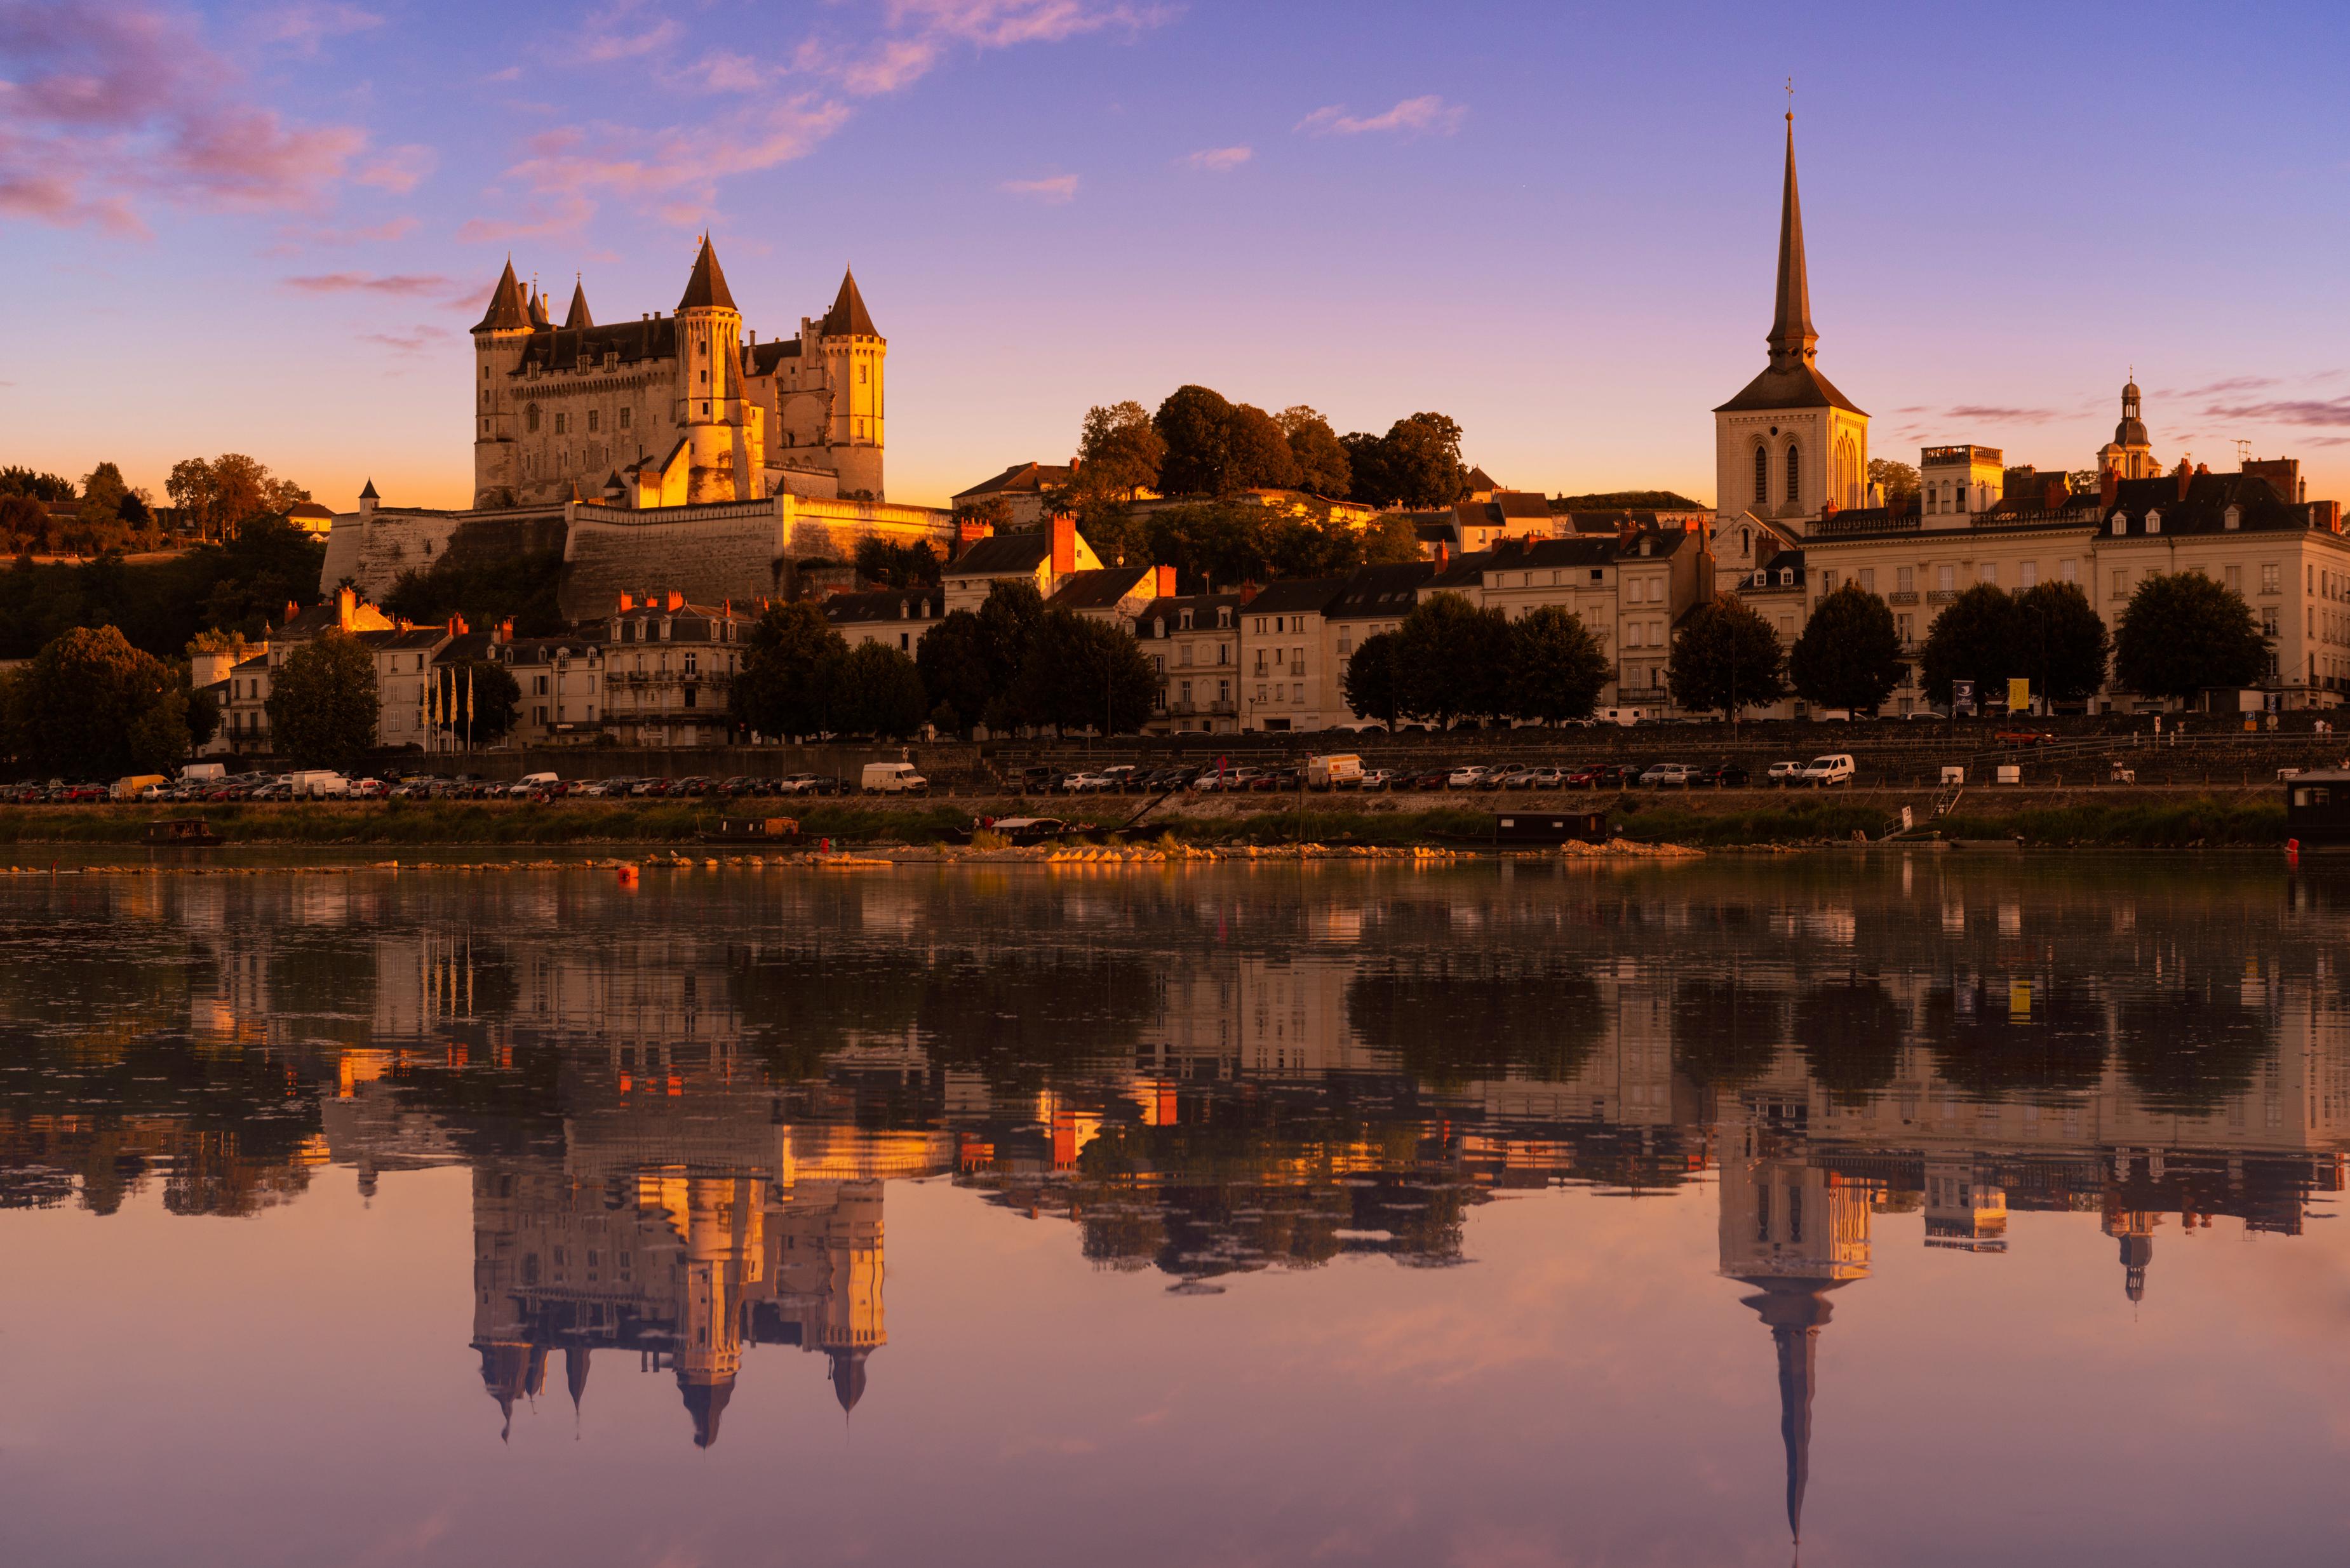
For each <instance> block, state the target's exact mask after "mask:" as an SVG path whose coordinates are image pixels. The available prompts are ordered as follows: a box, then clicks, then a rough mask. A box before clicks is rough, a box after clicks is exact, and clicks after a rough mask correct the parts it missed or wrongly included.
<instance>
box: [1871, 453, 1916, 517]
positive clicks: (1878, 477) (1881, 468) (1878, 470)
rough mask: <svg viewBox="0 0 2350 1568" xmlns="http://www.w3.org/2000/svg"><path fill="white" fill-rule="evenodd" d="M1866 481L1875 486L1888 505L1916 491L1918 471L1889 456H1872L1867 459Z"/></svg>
mask: <svg viewBox="0 0 2350 1568" xmlns="http://www.w3.org/2000/svg"><path fill="white" fill-rule="evenodd" d="M1868 483H1871V484H1874V485H1876V486H1877V489H1878V491H1879V493H1881V494H1882V495H1883V496H1884V498H1885V504H1887V506H1890V505H1892V504H1895V503H1896V502H1899V501H1906V500H1908V498H1909V497H1910V496H1913V495H1915V494H1917V493H1918V471H1917V470H1916V469H1914V468H1912V467H1910V466H1909V465H1908V463H1906V462H1895V461H1894V460H1893V459H1891V458H1889V457H1872V458H1870V459H1869V460H1868Z"/></svg>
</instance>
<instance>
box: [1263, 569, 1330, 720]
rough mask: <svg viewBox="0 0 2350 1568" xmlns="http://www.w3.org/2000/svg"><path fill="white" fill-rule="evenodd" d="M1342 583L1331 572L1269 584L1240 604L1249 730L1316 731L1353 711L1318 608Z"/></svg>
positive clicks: (1322, 605) (1324, 603) (1320, 609)
mask: <svg viewBox="0 0 2350 1568" xmlns="http://www.w3.org/2000/svg"><path fill="white" fill-rule="evenodd" d="M1342 587H1345V579H1344V578H1339V577H1306V578H1296V579H1287V580H1284V581H1280V582H1275V583H1270V584H1268V585H1266V586H1265V587H1264V588H1263V589H1262V590H1260V591H1259V592H1258V593H1257V595H1256V597H1253V598H1252V599H1250V600H1249V602H1248V604H1247V606H1246V607H1244V608H1243V611H1242V613H1241V615H1240V617H1239V619H1240V623H1241V686H1242V692H1243V696H1242V701H1243V702H1245V703H1246V704H1247V711H1248V721H1247V723H1246V724H1245V725H1244V726H1243V727H1244V728H1247V729H1252V730H1320V729H1325V728H1327V727H1328V726H1330V725H1332V724H1336V723H1340V722H1344V721H1346V720H1348V719H1350V718H1352V717H1353V715H1352V714H1351V713H1350V712H1348V711H1347V706H1346V702H1345V700H1344V698H1343V697H1342V696H1341V694H1340V691H1339V686H1338V682H1339V670H1338V662H1337V659H1336V658H1335V657H1334V653H1333V649H1332V646H1331V643H1330V642H1329V641H1327V640H1326V636H1327V632H1326V621H1325V619H1324V618H1323V613H1322V612H1323V611H1324V610H1325V609H1326V608H1327V607H1329V605H1330V602H1331V601H1332V600H1333V599H1336V597H1338V593H1339V590H1340V589H1341V588H1342Z"/></svg>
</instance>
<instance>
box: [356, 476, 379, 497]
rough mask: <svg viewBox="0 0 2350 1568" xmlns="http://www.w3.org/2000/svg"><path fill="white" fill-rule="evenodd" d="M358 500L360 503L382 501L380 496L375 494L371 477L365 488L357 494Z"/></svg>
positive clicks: (373, 481)
mask: <svg viewBox="0 0 2350 1568" xmlns="http://www.w3.org/2000/svg"><path fill="white" fill-rule="evenodd" d="M359 499H360V500H361V501H380V500H382V499H383V497H382V496H380V495H378V494H377V493H375V480H374V478H373V477H372V476H370V477H369V480H368V482H367V488H366V489H365V490H362V491H360V492H359Z"/></svg>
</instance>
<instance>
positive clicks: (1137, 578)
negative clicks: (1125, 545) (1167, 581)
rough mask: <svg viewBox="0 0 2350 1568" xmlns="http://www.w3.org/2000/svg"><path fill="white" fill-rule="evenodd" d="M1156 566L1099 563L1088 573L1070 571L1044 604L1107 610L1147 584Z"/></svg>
mask: <svg viewBox="0 0 2350 1568" xmlns="http://www.w3.org/2000/svg"><path fill="white" fill-rule="evenodd" d="M1158 569H1159V568H1158V567H1156V566H1102V567H1098V568H1097V569H1095V570H1093V571H1089V572H1072V573H1070V574H1069V576H1068V577H1067V578H1066V580H1065V581H1064V582H1063V583H1062V584H1061V586H1060V587H1059V588H1058V589H1057V590H1056V591H1055V593H1054V595H1053V597H1051V598H1049V599H1046V600H1045V608H1047V609H1065V610H1088V609H1108V608H1109V607H1111V606H1113V605H1115V604H1117V603H1118V600H1120V599H1122V598H1125V597H1128V596H1129V595H1131V594H1132V593H1134V591H1135V590H1136V589H1138V588H1140V587H1143V586H1145V585H1146V584H1148V583H1149V581H1150V580H1151V577H1152V575H1153V574H1154V573H1156V572H1157V571H1158Z"/></svg>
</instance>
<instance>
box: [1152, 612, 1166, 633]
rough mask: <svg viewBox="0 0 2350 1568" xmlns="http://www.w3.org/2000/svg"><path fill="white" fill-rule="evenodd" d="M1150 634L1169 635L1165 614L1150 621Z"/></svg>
mask: <svg viewBox="0 0 2350 1568" xmlns="http://www.w3.org/2000/svg"><path fill="white" fill-rule="evenodd" d="M1150 635H1151V636H1153V637H1165V636H1166V635H1167V618H1166V617H1165V616H1160V617H1159V618H1156V619H1154V620H1153V621H1152V622H1151V623H1150Z"/></svg>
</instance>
